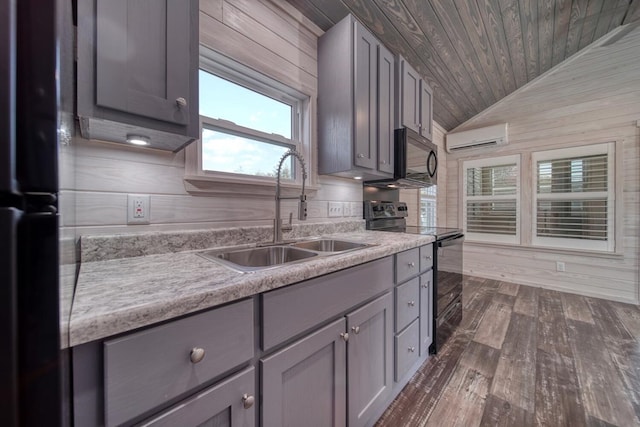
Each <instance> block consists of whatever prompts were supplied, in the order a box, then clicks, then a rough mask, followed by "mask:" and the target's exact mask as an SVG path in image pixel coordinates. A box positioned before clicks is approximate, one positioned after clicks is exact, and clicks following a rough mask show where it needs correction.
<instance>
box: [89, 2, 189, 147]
mask: <svg viewBox="0 0 640 427" xmlns="http://www.w3.org/2000/svg"><path fill="white" fill-rule="evenodd" d="M198 13H199V7H198V1H197V0H157V1H138V0H79V1H78V79H77V82H78V83H77V84H78V88H77V89H78V90H77V96H78V102H77V106H78V115H79V116H80V124H81V130H82V133H83V136H85V137H87V138H96V139H104V140H108V141H114V142H125V141H126V139H127V135H139V136H146V137H148V138H149V139H150V145H151V147H153V148H159V149H165V150H172V151H177V150H178V149H180V148H182V146H184V145H185V144H186V143H188V142H190V141H191V140H193V139H195V138H198V133H199V129H198V74H197V73H198Z"/></svg>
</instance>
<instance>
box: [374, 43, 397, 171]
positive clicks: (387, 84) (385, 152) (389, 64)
mask: <svg viewBox="0 0 640 427" xmlns="http://www.w3.org/2000/svg"><path fill="white" fill-rule="evenodd" d="M394 103H395V63H394V58H393V55H392V54H391V52H389V50H387V48H385V47H384V46H382V45H380V46H379V47H378V170H379V171H381V172H387V173H389V174H392V173H393V144H394V140H393V131H394V124H393V121H394V114H395V107H394Z"/></svg>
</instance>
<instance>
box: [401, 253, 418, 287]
mask: <svg viewBox="0 0 640 427" xmlns="http://www.w3.org/2000/svg"><path fill="white" fill-rule="evenodd" d="M419 265H420V250H419V249H418V248H415V249H409V250H408V251H404V252H400V253H399V254H397V255H396V283H402V282H404V281H405V280H407V279H409V278H411V277H413V276H415V275H417V274H418V270H419V268H420V267H419Z"/></svg>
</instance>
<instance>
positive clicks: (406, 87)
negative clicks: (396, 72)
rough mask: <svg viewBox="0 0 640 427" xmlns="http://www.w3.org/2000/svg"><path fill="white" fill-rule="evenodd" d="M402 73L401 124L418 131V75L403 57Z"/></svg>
mask: <svg viewBox="0 0 640 427" xmlns="http://www.w3.org/2000/svg"><path fill="white" fill-rule="evenodd" d="M400 72H401V73H402V76H401V79H402V80H401V81H402V105H401V106H400V108H402V121H401V124H400V125H401V126H406V127H408V128H410V129H413V130H414V131H415V132H420V75H419V74H418V73H417V71H416V70H414V69H413V68H412V67H411V65H409V63H408V62H407V61H405V60H404V59H402V60H401V62H400Z"/></svg>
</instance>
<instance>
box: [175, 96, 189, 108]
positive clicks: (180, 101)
mask: <svg viewBox="0 0 640 427" xmlns="http://www.w3.org/2000/svg"><path fill="white" fill-rule="evenodd" d="M176 105H177V106H178V108H184V107H186V106H187V100H186V99H184V98H183V97H180V98H177V99H176Z"/></svg>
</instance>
